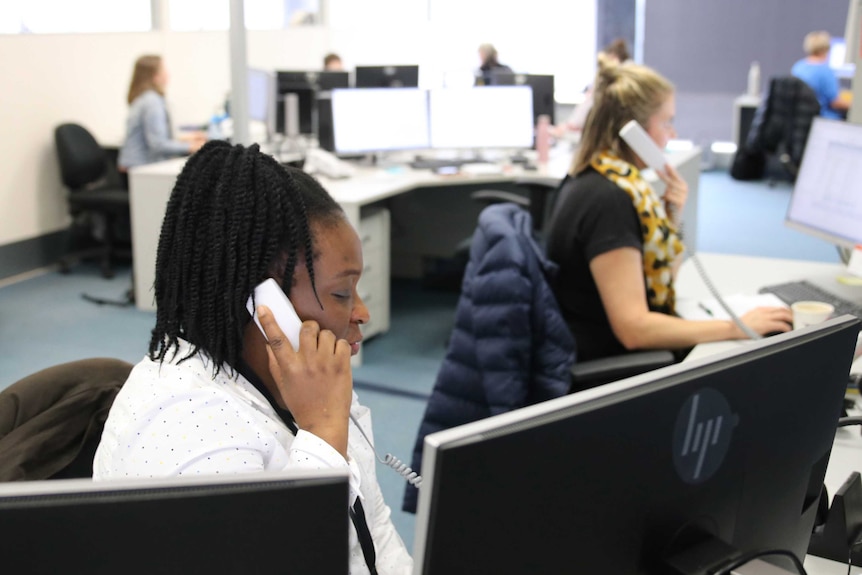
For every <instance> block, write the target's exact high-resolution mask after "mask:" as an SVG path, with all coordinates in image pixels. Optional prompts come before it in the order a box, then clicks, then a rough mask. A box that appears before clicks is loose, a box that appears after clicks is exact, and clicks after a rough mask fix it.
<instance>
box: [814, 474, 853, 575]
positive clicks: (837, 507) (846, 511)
mask: <svg viewBox="0 0 862 575" xmlns="http://www.w3.org/2000/svg"><path fill="white" fill-rule="evenodd" d="M860 541H862V481H860V476H859V473H858V472H854V473H852V474H851V475H850V477H849V478H848V479H847V481H845V482H844V485H842V486H841V487H840V488H839V489H838V491H837V492H836V493H835V497H834V498H833V499H832V506H831V507H830V508H829V511H828V512H827V515H826V521H825V522H824V523H823V525H819V526H817V527H816V528H815V529H814V532H813V533H812V534H811V542H810V543H809V545H808V553H810V554H811V555H817V556H818V557H823V558H825V559H831V560H833V561H839V562H841V563H846V562H847V559H848V557H849V558H850V559H851V560H852V563H853V565H856V566H859V567H862V547H858V548H857V547H855V545H854V544H858V543H859V542H860Z"/></svg>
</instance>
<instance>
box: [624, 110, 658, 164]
mask: <svg viewBox="0 0 862 575" xmlns="http://www.w3.org/2000/svg"><path fill="white" fill-rule="evenodd" d="M620 138H622V139H623V140H624V141H625V143H626V144H628V145H629V147H630V148H631V149H632V150H634V153H635V154H637V155H638V157H639V158H640V159H641V160H642V161H643V163H645V164H646V165H647V166H649V167H650V168H652V169H653V170H663V169H664V166H665V164H667V157H665V155H664V152H662V151H661V149H660V148H659V147H658V145H656V143H655V142H654V141H653V139H652V138H650V137H649V134H647V132H646V130H644V129H643V127H642V126H641V125H640V124H638V122H637V120H631V121H629V123H627V124H626V125H625V126H623V127H622V129H621V130H620Z"/></svg>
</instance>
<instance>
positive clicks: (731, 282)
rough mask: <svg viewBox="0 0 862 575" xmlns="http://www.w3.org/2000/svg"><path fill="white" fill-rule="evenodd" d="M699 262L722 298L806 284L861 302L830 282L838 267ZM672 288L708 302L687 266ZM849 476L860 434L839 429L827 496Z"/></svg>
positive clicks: (818, 569)
mask: <svg viewBox="0 0 862 575" xmlns="http://www.w3.org/2000/svg"><path fill="white" fill-rule="evenodd" d="M698 258H699V260H700V262H701V264H702V265H703V267H704V268H705V269H706V272H707V274H708V275H709V277H710V279H711V280H712V282H713V283H714V284H715V286H716V289H718V290H719V292H721V293H723V294H725V295H730V294H733V293H750V294H754V293H757V290H758V288H760V287H761V286H764V285H768V284H776V283H781V282H785V281H794V280H799V279H808V280H810V281H812V283H816V284H818V285H820V286H822V287H824V288H825V289H828V290H830V291H832V292H834V293H837V294H838V295H841V296H842V297H846V298H848V299H851V300H854V301H862V288H859V287H857V288H850V287H847V286H844V285H842V284H839V283H837V282H836V281H835V277H836V276H837V275H838V274H840V273H841V271H842V267H841V266H840V265H838V264H826V263H819V262H807V261H801V260H782V259H776V258H759V257H752V256H735V255H719V254H699V255H698ZM676 287H677V293H678V294H679V297H680V299H684V298H696V299H701V298H703V299H706V298H710V297H712V296H711V295H710V293H709V290H708V289H707V287H706V285H705V284H704V283H703V281H702V280H701V278H700V276H699V275H698V273H697V270H696V269H695V268H694V265H692V263H691V262H690V261H686V262H685V263H684V264H683V266H682V268H681V269H680V272H679V276H678V278H677V282H676ZM746 343H747V342H746V341H727V342H717V343H709V344H701V345H698V346H696V347H695V348H694V350H692V352H691V353H690V354H689V355H688V357H686V361H690V360H692V359H697V358H701V357H705V356H708V355H712V354H714V353H718V352H721V351H726V350H728V349H733V348H735V347H738V346H743V345H746ZM851 371H852V372H862V357H860V358H858V359H857V360H856V361H855V362H854V363H853V367H852V368H851ZM853 471H862V435H860V434H859V428H858V427H849V428H841V429H838V430H837V432H836V434H835V443H834V444H833V447H832V457H831V458H830V460H829V467H828V469H827V470H826V479H825V483H826V487H827V488H828V489H829V492H830V494H834V493H835V491H836V490H837V489H838V487H840V486H841V484H842V483H844V481H845V480H846V479H847V477H848V476H849V475H850V473H851V472H853ZM805 568H806V570H807V571H808V573H809V574H810V575H831V574H835V575H838V574H841V575H844V574H846V573H847V566H846V564H844V565H842V564H840V563H837V562H835V561H829V560H827V559H822V558H820V557H814V556H808V557H806V559H805ZM860 572H862V568H859V567H854V568H853V570H852V573H853V574H854V575H856V574H858V573H860Z"/></svg>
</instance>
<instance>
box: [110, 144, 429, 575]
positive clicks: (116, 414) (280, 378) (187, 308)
mask: <svg viewBox="0 0 862 575" xmlns="http://www.w3.org/2000/svg"><path fill="white" fill-rule="evenodd" d="M361 273H362V247H361V243H360V241H359V237H358V236H357V234H356V232H355V231H354V229H353V227H352V226H351V225H350V224H349V223H348V221H347V219H346V217H345V215H344V212H343V211H342V209H341V207H340V206H339V205H338V204H337V203H336V202H335V200H333V199H332V197H331V196H330V195H329V194H328V193H327V192H326V191H325V190H324V189H323V188H322V187H321V186H320V184H319V183H317V181H316V180H314V179H313V178H312V177H311V176H309V175H307V174H306V173H304V172H303V171H301V170H299V169H295V168H286V167H283V166H281V165H280V164H279V163H278V162H277V161H276V160H274V159H273V158H272V157H271V156H267V155H264V154H262V153H261V152H260V151H259V150H258V148H257V146H256V145H254V146H250V147H248V148H244V147H242V146H231V145H230V144H228V143H226V142H223V141H213V142H210V143H208V144H206V145H205V146H204V147H203V148H202V149H201V150H200V151H199V152H198V153H196V154H195V155H193V156H192V157H191V158H190V159H189V161H188V162H187V163H186V165H185V167H184V168H183V171H182V172H181V173H180V175H179V177H178V178H177V182H176V185H175V187H174V189H173V192H172V194H171V197H170V200H169V202H168V206H167V211H166V213H165V218H164V222H163V225H162V231H161V235H160V237H159V246H158V251H157V259H156V277H155V297H156V303H157V304H158V306H157V307H158V311H157V312H156V325H155V328H154V329H153V331H152V338H151V340H150V345H149V353H148V355H147V356H146V357H145V358H144V359H143V360H141V361H140V363H138V364H137V365H136V366H135V367H134V369H133V370H132V373H131V374H130V376H129V379H128V380H127V381H126V383H125V384H124V386H123V388H122V390H121V391H120V393H119V394H118V395H117V398H116V400H115V402H114V404H113V405H112V407H111V411H110V413H109V415H108V419H107V422H106V424H105V429H104V432H103V434H102V439H101V443H100V444H99V447H98V450H97V452H96V457H95V460H94V463H93V477H94V479H96V480H106V479H112V478H128V477H168V476H179V475H191V476H195V475H208V474H216V473H218V474H222V475H224V474H231V473H254V472H259V471H264V470H280V469H287V468H306V469H323V468H331V467H337V468H344V469H346V470H348V471H349V474H350V485H351V488H350V492H351V498H350V506H351V507H352V508H353V510H354V511H355V513H354V514H352V515H354V518H353V525H354V528H352V529H351V535H350V542H351V543H350V544H351V548H350V572H351V573H369V571H370V570H369V569H368V567H367V565H371V564H376V566H377V572H379V573H381V575H382V574H384V573H389V574H395V573H397V574H404V575H407V574H409V573H411V572H412V560H411V558H410V556H409V554H408V553H407V550H406V549H405V547H404V543H403V542H402V540H401V538H400V537H399V536H398V533H397V532H396V531H395V528H394V526H393V525H392V521H391V520H390V510H389V508H388V507H387V506H386V504H385V502H384V501H383V496H382V494H381V491H380V486H379V484H378V482H377V476H376V472H375V457H374V452H373V450H372V448H371V446H370V445H369V440H366V439H365V438H364V437H363V433H365V434H368V436H369V437H371V415H370V412H369V410H368V408H366V407H363V406H362V405H360V404H359V402H358V399H357V397H356V394H355V393H354V392H353V380H352V375H351V370H350V356H351V355H353V354H355V353H357V352H358V350H359V343H360V341H361V340H362V334H361V333H360V329H359V326H360V324H363V323H366V322H368V321H369V316H368V308H366V307H365V304H364V303H363V301H362V299H360V297H359V295H358V293H357V291H356V285H357V282H358V281H359V277H360V274H361ZM270 277H271V278H274V279H275V280H276V281H277V282H278V283H279V284H280V285H281V286H282V289H283V290H284V291H285V292H286V293H287V294H288V295H289V297H290V300H291V301H292V303H293V305H294V307H295V309H296V312H297V313H298V315H299V317H300V318H302V319H303V320H305V321H304V323H303V324H302V328H301V331H300V336H299V339H300V345H299V349H298V351H294V349H293V347H292V346H291V344H290V343H289V342H288V341H287V339H286V337H285V335H284V333H283V332H282V331H281V330H280V329H279V327H278V324H276V323H275V320H274V319H273V316H272V312H271V311H269V310H267V309H266V308H265V307H259V308H258V313H259V315H260V320H261V324H262V325H263V327H264V329H265V330H266V334H267V339H268V341H267V339H265V338H264V336H263V334H262V333H261V332H260V330H259V329H258V327H257V325H256V324H255V322H254V321H253V320H252V318H251V316H250V315H249V314H248V312H247V311H246V301H247V300H248V298H249V296H250V295H251V294H252V292H253V290H254V288H255V286H257V285H258V284H259V283H260V282H262V281H263V280H265V279H266V278H270ZM349 417H350V418H352V420H351V419H348V418H349ZM358 426H361V428H360V427H358ZM345 503H347V502H345ZM363 518H364V519H363ZM285 520H286V521H303V518H302V517H290V512H289V510H287V514H286V516H285ZM249 521H254V510H252V509H250V510H249ZM237 528H241V526H237ZM227 543H228V544H229V541H228V542H227ZM375 550H376V552H375ZM261 552H278V550H261ZM285 560H286V561H287V562H288V563H286V564H288V565H289V561H290V558H289V557H286V558H285ZM371 571H373V569H371Z"/></svg>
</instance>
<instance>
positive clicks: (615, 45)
mask: <svg viewBox="0 0 862 575" xmlns="http://www.w3.org/2000/svg"><path fill="white" fill-rule="evenodd" d="M628 62H631V57H630V56H629V49H628V45H627V44H626V41H625V40H623V39H622V38H617V39H616V40H614V41H613V42H611V43H610V44H608V46H607V47H606V48H605V49H604V50H602V51H601V52H599V53H598V54H597V55H596V66H597V70H598V71H601V70H603V69H605V68H607V67H609V66H617V65H619V64H626V63H628ZM592 107H593V84H590V85H589V86H587V89H586V90H585V91H584V101H583V102H581V103H580V104H578V105H577V106H575V109H574V110H572V113H571V114H570V115H569V117H568V118H566V121H565V122H563V123H562V124H559V125H557V126H554V127H553V128H552V129H551V135H552V136H554V137H556V138H561V137H563V136H564V135H565V134H566V133H567V132H580V131H581V130H583V129H584V124H585V123H586V121H587V115H588V114H589V113H590V109H591V108H592Z"/></svg>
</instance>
